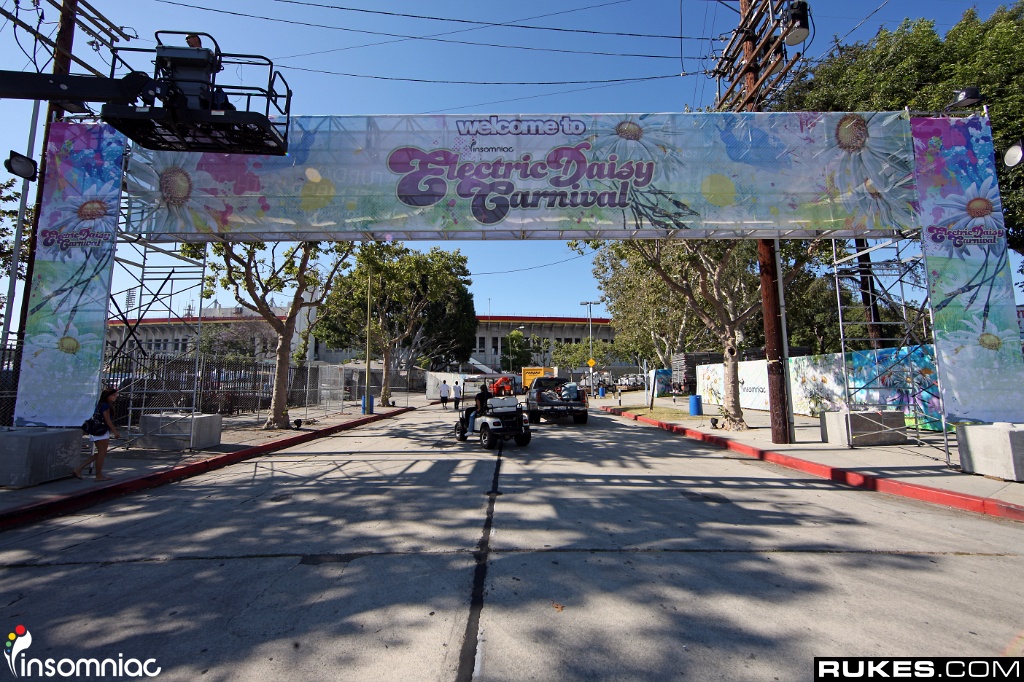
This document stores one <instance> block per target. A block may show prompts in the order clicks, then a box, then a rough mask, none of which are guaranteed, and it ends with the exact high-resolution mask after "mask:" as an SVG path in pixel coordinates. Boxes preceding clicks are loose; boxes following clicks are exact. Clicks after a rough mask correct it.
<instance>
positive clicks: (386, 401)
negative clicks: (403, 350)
mask: <svg viewBox="0 0 1024 682" xmlns="http://www.w3.org/2000/svg"><path fill="white" fill-rule="evenodd" d="M382 355H383V359H384V369H383V370H381V379H380V404H381V407H387V406H388V405H390V404H391V360H392V355H393V352H392V350H391V346H389V345H388V344H384V352H383V354H382Z"/></svg>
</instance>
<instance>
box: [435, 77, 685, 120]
mask: <svg viewBox="0 0 1024 682" xmlns="http://www.w3.org/2000/svg"><path fill="white" fill-rule="evenodd" d="M680 75H682V76H689V75H692V74H685V73H684V74H680ZM620 85H628V83H607V84H605V85H592V86H590V87H589V88H573V89H572V90H559V91H557V92H544V93H540V94H538V95H525V96H523V97H509V98H507V99H497V100H492V101H490V102H477V103H476V104H463V105H460V106H457V107H447V108H445V109H435V110H433V111H424V112H420V113H421V114H443V113H447V112H449V111H459V110H460V109H469V108H472V107H487V106H491V105H492V104H506V103H508V102H522V101H525V100H528V99H540V98H541V97H555V96H558V95H568V94H571V93H573V92H586V91H588V90H601V89H603V88H616V87H619V86H620Z"/></svg>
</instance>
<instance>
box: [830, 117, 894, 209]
mask: <svg viewBox="0 0 1024 682" xmlns="http://www.w3.org/2000/svg"><path fill="white" fill-rule="evenodd" d="M900 119H901V114H898V113H870V114H859V113H849V114H844V115H843V116H842V117H840V118H839V120H838V121H837V122H836V124H835V127H834V128H832V129H831V130H830V131H829V143H830V145H831V147H832V150H833V153H834V154H835V159H834V161H833V172H834V174H835V183H836V187H837V188H838V190H839V193H840V196H841V197H842V200H843V205H844V206H846V208H847V209H848V210H851V211H858V210H859V211H861V212H864V213H867V214H868V215H870V216H872V218H871V219H872V221H873V222H879V223H881V222H882V221H886V220H890V219H893V218H901V217H902V216H903V215H904V214H905V213H906V209H905V208H904V206H903V205H904V204H907V203H909V202H910V201H912V192H911V186H910V185H911V178H912V177H913V176H912V172H911V160H912V157H911V154H910V150H909V148H908V146H907V145H906V144H905V140H904V136H902V135H900V134H898V131H897V130H895V127H896V125H897V124H898V122H899V121H900ZM882 207H885V208H884V210H883V209H882ZM899 224H905V223H899Z"/></svg>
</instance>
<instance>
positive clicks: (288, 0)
mask: <svg viewBox="0 0 1024 682" xmlns="http://www.w3.org/2000/svg"><path fill="white" fill-rule="evenodd" d="M274 2H280V3H285V4H290V5H305V6H307V7H319V8H321V9H333V10H337V11H342V12H359V13H363V14H377V15H383V16H390V17H402V18H405V19H425V20H429V21H445V22H450V23H456V24H474V25H476V26H489V27H499V28H521V29H528V30H531V31H556V32H559V33H586V34H589V35H599V36H622V37H627V38H658V39H664V40H703V37H695V36H683V35H678V36H669V35H658V34H651V33H625V32H621V31H595V30H591V29H585V28H560V27H552V26H531V25H526V24H509V23H498V22H493V21H476V20H473V19H453V18H449V17H432V16H427V15H421V14H403V13H399V12H385V11H382V10H371V9H357V8H354V7H339V6H336V5H326V4H322V3H317V2H309V1H308V0H274Z"/></svg>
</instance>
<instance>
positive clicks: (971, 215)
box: [936, 176, 1004, 230]
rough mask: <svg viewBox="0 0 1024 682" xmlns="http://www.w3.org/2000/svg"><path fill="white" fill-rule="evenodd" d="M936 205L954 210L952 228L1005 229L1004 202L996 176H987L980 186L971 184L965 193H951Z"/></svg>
mask: <svg viewBox="0 0 1024 682" xmlns="http://www.w3.org/2000/svg"><path fill="white" fill-rule="evenodd" d="M936 206H937V207H940V208H944V209H946V210H947V211H952V213H953V215H951V216H950V218H951V219H953V220H955V222H953V223H951V224H950V225H949V227H950V229H954V230H959V229H963V228H965V227H968V226H982V227H985V228H988V229H1003V225H1004V223H1003V202H1002V200H1001V199H1000V198H999V187H998V185H996V179H995V176H991V177H989V178H987V179H986V180H985V182H983V183H982V184H981V186H980V187H979V186H978V184H977V183H974V184H972V185H970V186H969V187H967V188H965V189H964V193H963V194H951V195H950V196H948V197H946V198H945V199H944V200H943V201H940V202H938V203H936Z"/></svg>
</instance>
